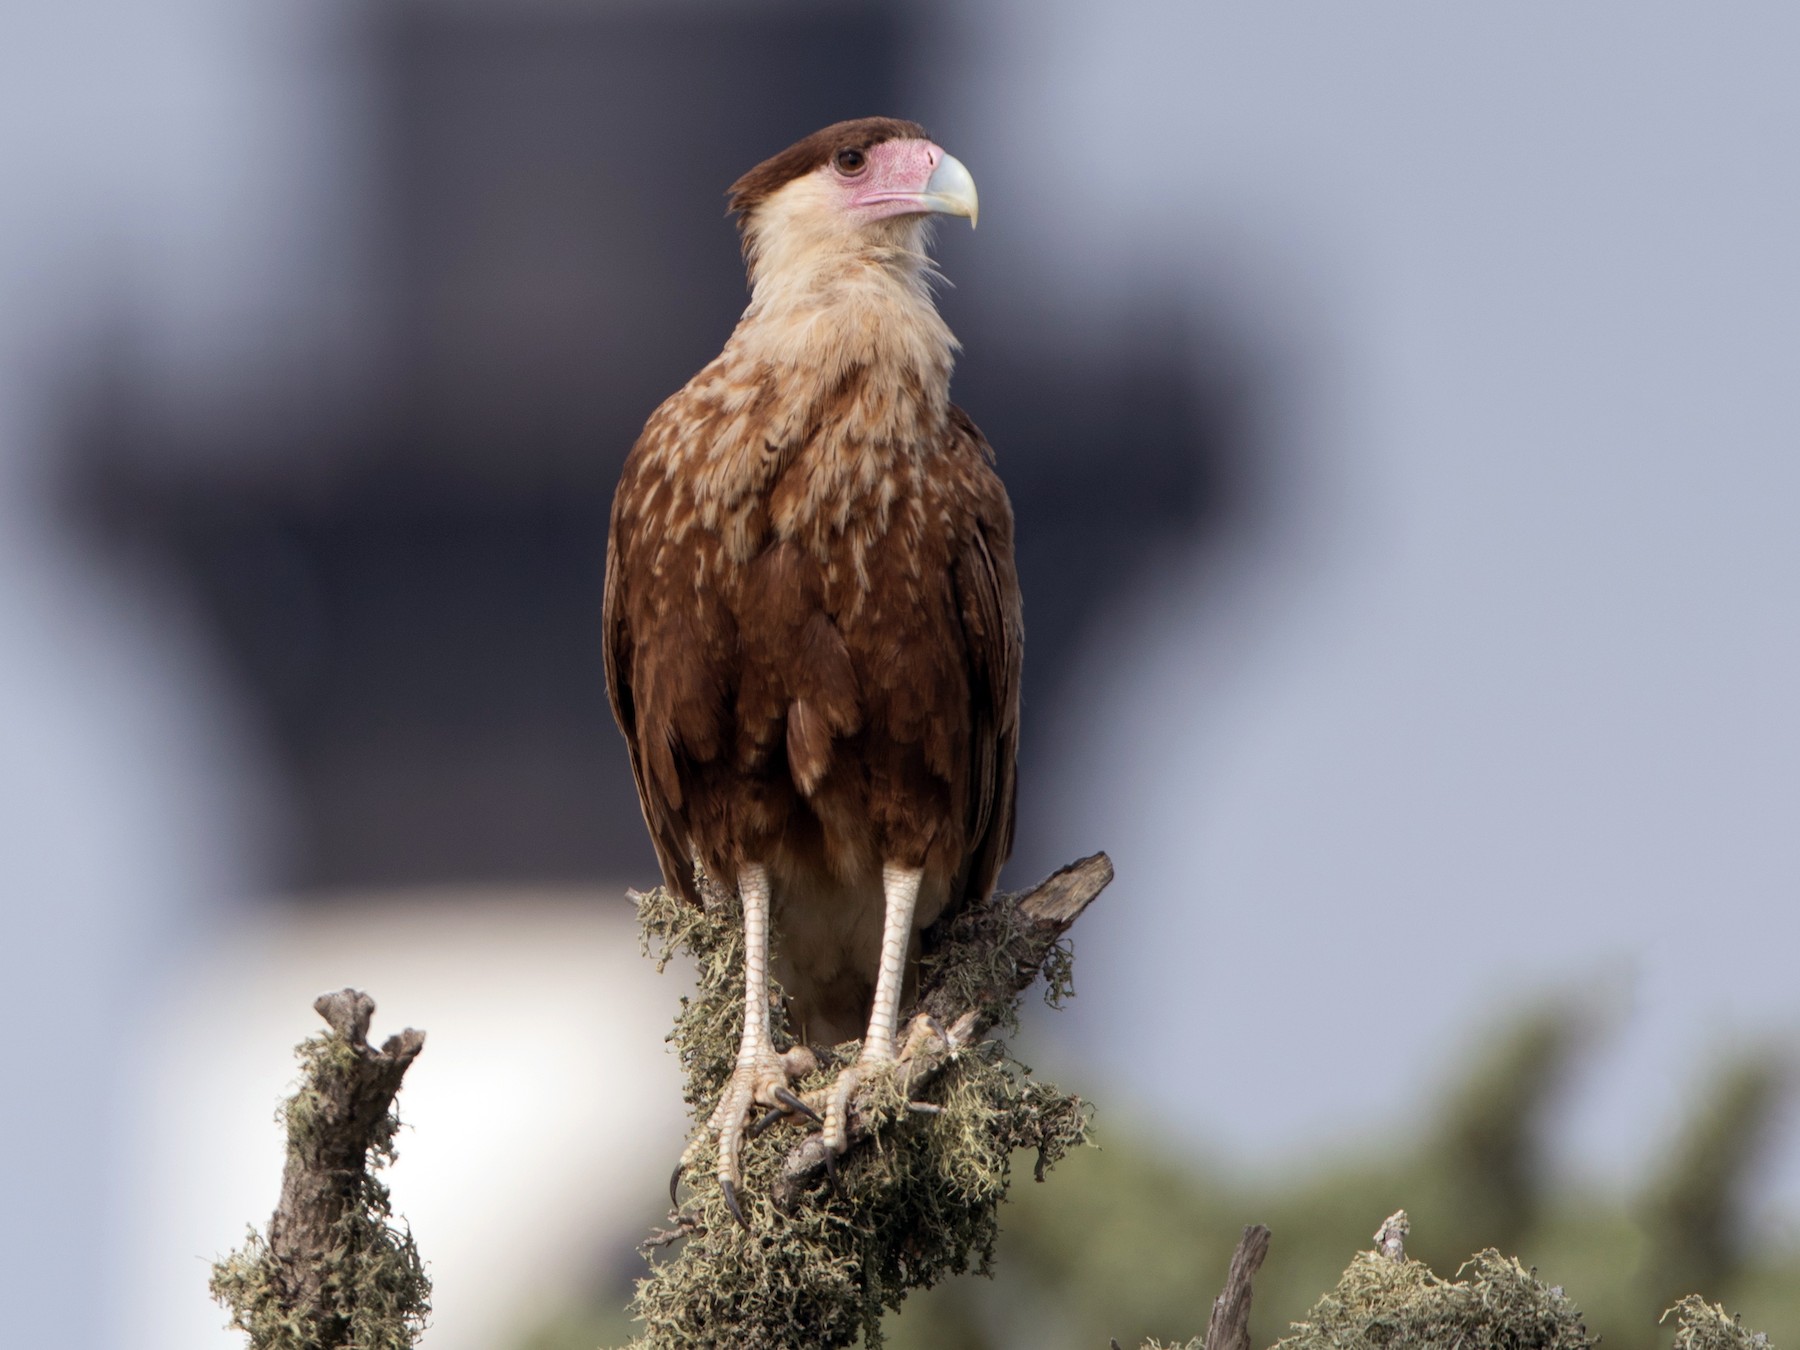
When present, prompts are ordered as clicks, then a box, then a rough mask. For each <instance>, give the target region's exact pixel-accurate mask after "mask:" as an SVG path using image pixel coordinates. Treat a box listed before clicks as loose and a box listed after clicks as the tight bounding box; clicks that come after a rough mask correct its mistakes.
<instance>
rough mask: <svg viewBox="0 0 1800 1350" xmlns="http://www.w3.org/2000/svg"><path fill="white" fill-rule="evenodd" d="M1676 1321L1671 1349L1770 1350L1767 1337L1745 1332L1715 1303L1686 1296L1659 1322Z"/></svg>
mask: <svg viewBox="0 0 1800 1350" xmlns="http://www.w3.org/2000/svg"><path fill="white" fill-rule="evenodd" d="M1670 1317H1674V1318H1675V1319H1676V1328H1675V1347H1674V1350H1769V1338H1768V1336H1767V1335H1766V1334H1764V1333H1763V1332H1760V1331H1746V1330H1744V1324H1743V1323H1742V1322H1740V1321H1738V1319H1737V1318H1735V1317H1733V1316H1732V1315H1731V1314H1730V1313H1728V1312H1726V1311H1725V1309H1724V1308H1722V1307H1720V1306H1719V1305H1718V1304H1717V1303H1708V1302H1707V1301H1706V1300H1705V1299H1703V1298H1701V1297H1700V1296H1699V1295H1698V1294H1689V1295H1688V1296H1687V1297H1686V1298H1684V1299H1682V1300H1681V1302H1679V1303H1677V1304H1676V1305H1675V1306H1674V1307H1673V1308H1670V1309H1669V1311H1668V1312H1666V1313H1664V1314H1663V1316H1662V1320H1663V1321H1665V1322H1667V1321H1668V1320H1669V1318H1670Z"/></svg>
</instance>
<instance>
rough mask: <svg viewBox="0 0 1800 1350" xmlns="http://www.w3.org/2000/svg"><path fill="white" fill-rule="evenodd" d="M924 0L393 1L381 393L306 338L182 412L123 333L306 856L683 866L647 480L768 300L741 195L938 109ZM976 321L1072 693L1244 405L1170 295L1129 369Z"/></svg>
mask: <svg viewBox="0 0 1800 1350" xmlns="http://www.w3.org/2000/svg"><path fill="white" fill-rule="evenodd" d="M909 14H910V12H908V11H903V10H902V9H901V8H900V7H899V6H897V5H876V6H865V7H857V8H855V9H844V8H838V7H827V6H823V5H819V6H812V5H804V6H795V7H788V8H781V9H777V10H774V11H767V10H763V9H760V8H758V9H754V10H750V9H738V8H735V7H723V6H721V7H716V8H715V7H683V9H682V10H681V12H679V13H653V12H649V11H640V12H637V13H630V14H619V13H608V12H605V11H596V10H589V9H582V8H576V7H555V8H549V7H543V8H540V7H529V8H524V9H519V8H515V7H506V6H499V5H496V6H494V7H492V8H481V7H474V6H457V7H454V8H449V9H445V8H439V7H432V6H425V5H391V6H389V7H387V8H385V9H382V10H380V11H378V17H377V18H376V19H374V20H373V21H372V22H371V23H370V24H369V26H368V27H367V28H366V29H363V30H360V32H361V41H362V42H363V43H364V46H365V50H364V55H365V56H366V58H367V60H368V64H369V69H370V70H371V72H372V83H373V87H374V89H375V90H376V95H377V97H376V98H375V100H374V108H375V112H374V114H373V118H374V123H375V124H374V125H372V126H371V127H370V128H369V144H370V145H371V146H373V147H374V149H373V152H372V153H373V154H374V155H375V157H376V162H377V166H378V170H379V172H378V173H377V174H376V175H374V177H375V179H376V181H378V182H379V184H380V187H379V190H378V193H377V197H376V200H375V201H374V202H372V203H367V204H364V205H365V207H366V210H364V211H363V215H364V216H366V217H367V218H368V219H369V220H370V221H372V225H371V227H370V228H371V229H372V231H373V236H374V246H373V253H374V255H375V257H376V258H377V260H378V267H377V271H378V272H379V274H380V275H379V278H378V282H377V284H376V286H375V290H376V291H377V293H378V296H379V302H378V303H377V304H376V305H375V306H374V308H375V312H376V313H378V314H379V316H380V317H379V319H378V321H377V323H376V328H377V329H378V332H377V333H376V335H375V340H374V343H373V345H374V347H375V348H376V351H375V353H374V355H373V356H372V357H371V358H370V361H371V366H372V369H371V370H370V371H367V372H363V374H366V375H367V376H368V378H367V380H366V381H364V383H363V386H362V387H363V388H365V389H366V390H367V391H368V396H367V399H366V404H365V403H364V402H362V401H358V402H356V403H355V405H354V406H348V407H346V406H325V405H327V404H328V403H329V402H330V401H329V400H327V399H319V398H309V397H308V396H307V393H306V391H307V390H309V389H313V388H315V387H318V385H319V383H320V382H319V381H318V380H317V379H316V378H315V377H316V374H317V372H314V371H309V370H307V369H304V368H297V367H298V366H301V365H303V364H304V363H290V364H289V365H286V366H282V367H280V368H278V369H275V370H272V371H268V372H265V374H264V378H265V382H266V383H267V384H268V385H269V387H270V388H271V389H273V390H275V393H273V394H271V395H269V396H267V397H265V398H262V399H260V401H259V398H258V397H257V396H256V395H255V394H254V393H246V394H244V395H243V396H242V397H238V398H235V399H230V398H228V399H225V400H222V406H225V407H227V408H231V409H234V410H235V411H234V412H233V413H232V414H231V415H229V416H227V417H224V418H220V417H212V418H187V419H182V418H180V417H170V416H168V415H166V414H165V413H159V412H157V411H154V410H155V409H157V408H158V407H159V406H161V405H160V403H159V400H158V398H157V397H155V396H154V395H155V392H156V391H154V390H146V389H145V388H144V387H143V384H144V381H143V377H142V376H141V373H140V372H141V370H142V369H143V368H144V362H143V361H142V359H141V356H142V354H141V353H137V352H134V351H133V350H132V349H131V347H130V345H129V343H128V342H125V343H121V345H120V348H119V350H118V351H117V352H115V353H113V354H112V357H111V359H112V361H113V363H114V365H115V367H116V369H115V371H114V374H113V375H112V376H111V377H109V379H108V380H107V381H105V382H104V385H103V387H102V388H101V389H99V390H98V391H96V396H95V397H93V398H90V399H89V400H88V401H89V403H90V404H92V405H94V406H95V407H96V409H97V411H96V412H95V413H94V414H93V415H92V416H91V417H90V419H89V421H88V423H87V428H86V433H85V435H84V438H83V444H82V446H81V449H82V452H83V453H82V455H81V456H80V462H81V472H80V475H79V487H80V492H81V496H82V499H83V503H84V506H85V508H86V511H87V514H88V516H89V518H90V519H91V520H92V521H94V522H95V523H96V525H97V528H98V529H99V530H100V531H101V533H102V534H103V535H104V536H105V537H106V538H108V539H109V540H113V541H116V540H118V539H119V538H121V537H129V538H130V539H132V540H133V542H134V544H135V545H136V546H138V547H139V549H140V550H141V551H142V552H143V553H144V555H145V556H146V557H147V558H150V559H155V560H159V561H158V562H156V563H153V564H150V565H160V566H164V567H167V568H169V569H171V570H172V571H173V572H174V574H175V575H176V577H177V578H178V580H179V582H180V584H181V585H182V586H183V587H185V588H187V589H188V590H189V591H190V592H191V594H192V595H193V596H195V597H196V598H197V600H198V602H199V607H200V609H201V611H202V612H203V613H204V615H205V616H206V617H207V618H208V619H209V620H210V622H211V623H212V625H213V626H214V628H215V630H216V634H217V637H218V639H219V642H220V644H221V646H222V648H223V650H224V652H225V654H226V656H227V658H228V663H229V665H230V667H231V669H232V670H233V671H234V673H235V674H236V676H237V678H238V679H239V680H240V681H241V683H242V686H243V693H244V694H245V695H246V697H247V700H248V702H249V703H250V705H251V706H252V707H253V708H254V709H255V710H256V712H257V714H258V715H259V719H260V722H261V724H262V728H263V730H264V733H265V735H266V738H267V741H268V743H269V745H270V748H271V749H272V751H273V753H274V757H275V759H276V762H277V767H278V768H279V769H280V770H282V771H284V773H285V776H286V779H287V783H288V787H289V797H290V800H291V801H292V803H293V804H294V808H295V812H296V815H297V817H298V818H297V820H295V821H294V822H292V829H291V832H290V833H291V835H292V837H293V838H294V840H295V841H296V844H295V856H294V857H293V858H292V859H291V863H290V874H289V875H288V876H286V877H283V878H281V879H280V880H282V881H283V882H284V883H286V884H291V885H296V886H300V887H325V886H346V885H371V884H395V883H421V882H437V881H478V880H496V879H498V880H526V879H578V878H599V877H603V876H604V877H608V878H616V877H619V876H636V877H640V878H645V879H647V878H649V877H651V876H653V875H654V872H655V865H654V862H653V860H652V857H651V854H650V850H649V848H648V845H647V843H646V842H645V839H644V835H643V829H642V824H641V821H640V819H639V814H638V810H637V806H636V802H635V799H634V796H633V792H632V788H631V784H630V780H629V775H628V771H627V768H626V762H625V756H624V752H623V746H622V744H621V743H620V740H619V737H618V734H617V732H616V730H615V729H614V728H613V726H612V723H611V717H610V714H609V712H608V709H607V705H606V698H605V692H604V685H603V681H602V671H601V652H600V644H599V615H600V606H601V579H602V574H603V567H604V549H605V538H606V519H607V511H608V507H609V505H610V499H611V493H612V488H613V485H614V482H615V481H616V478H617V475H618V471H619V467H620V464H621V463H622V461H623V458H624V455H625V452H626V450H627V449H628V448H629V447H630V445H631V443H632V441H633V439H634V438H635V436H636V433H637V431H638V429H639V428H640V427H641V425H642V423H643V420H644V418H645V417H646V416H647V415H648V414H649V412H650V411H651V410H652V409H653V408H654V407H655V406H656V405H657V404H658V403H659V402H660V401H661V400H662V399H663V398H664V397H666V396H667V395H668V394H669V393H670V392H671V391H673V390H674V389H675V388H676V387H678V386H679V385H680V384H681V383H682V382H683V381H684V380H685V379H687V377H688V376H689V375H691V374H692V373H693V372H694V371H695V370H697V369H698V368H699V367H700V366H701V365H703V364H704V363H705V362H706V361H707V360H708V359H710V358H711V357H712V356H713V355H714V354H715V353H716V352H717V350H718V349H719V347H720V345H721V344H722V343H723V341H724V339H725V337H726V335H727V334H728V333H729V331H730V329H731V327H732V325H733V323H734V322H735V320H736V316H737V314H738V312H739V311H740V310H741V308H742V305H743V302H744V296H745V292H744V278H743V272H742V264H741V261H740V259H739V256H738V252H737V244H736V239H735V235H734V233H733V231H732V230H731V229H730V227H729V226H728V225H727V224H726V223H725V221H724V219H723V213H724V200H723V191H724V188H725V186H726V185H727V184H728V183H730V182H731V181H732V179H733V178H734V177H736V175H737V174H738V173H740V172H741V171H742V170H743V169H744V168H746V167H747V166H749V165H751V164H753V163H755V162H757V161H758V160H760V159H762V158H764V157H765V156H767V155H768V154H770V153H771V152H773V151H774V150H776V149H778V148H780V147H781V146H783V145H786V144H787V143H789V142H790V141H792V140H793V139H795V138H797V137H798V136H799V135H801V134H804V133H805V132H807V131H810V130H812V129H814V128H816V127H817V126H820V125H823V124H825V123H828V122H830V121H833V120H836V119H838V118H841V117H846V116H852V115H861V114H865V113H869V112H872V111H883V112H897V113H901V114H905V115H914V114H917V113H919V112H920V111H921V110H919V109H916V108H913V107H910V106H908V105H907V103H906V100H905V97H904V94H905V90H904V89H903V88H902V85H901V77H900V72H901V71H902V69H904V67H905V62H906V56H907V51H908V43H909V41H910V37H911V29H910V28H909V26H908V24H909V22H910V19H909V18H907V17H905V16H907V15H909ZM959 322H961V323H962V324H963V326H964V331H963V337H964V338H965V341H967V343H968V347H969V352H970V356H969V359H968V361H967V363H966V366H965V369H964V371H963V372H962V373H961V374H960V375H959V378H958V383H957V395H958V397H959V399H960V400H961V401H963V402H964V403H965V404H966V406H968V407H970V408H971V410H972V411H973V412H974V414H975V415H976V418H977V420H978V421H979V422H980V423H981V424H982V425H983V427H984V428H985V429H986V430H987V431H988V433H989V435H990V437H991V438H992V439H993V440H994V442H995V443H996V444H997V445H999V446H1000V447H1001V453H1002V457H1003V459H1002V469H1003V472H1004V473H1005V475H1006V477H1007V481H1008V484H1009V486H1010V487H1011V490H1012V492H1013V495H1014V499H1015V502H1016V505H1017V509H1018V515H1019V520H1020V538H1021V545H1020V562H1021V571H1022V573H1023V580H1024V585H1025V588H1026V596H1027V606H1028V623H1029V625H1030V630H1031V649H1030V662H1029V670H1030V674H1029V676H1028V680H1029V685H1028V693H1027V699H1028V702H1029V703H1030V704H1031V706H1032V708H1033V709H1034V710H1042V709H1043V708H1045V707H1046V706H1048V705H1049V703H1050V702H1051V701H1052V698H1053V695H1052V691H1054V690H1055V689H1056V688H1057V686H1058V684H1059V681H1060V673H1061V670H1062V668H1063V667H1064V665H1065V664H1066V661H1067V658H1068V656H1069V654H1070V652H1071V649H1072V647H1073V645H1074V643H1075V640H1076V638H1077V636H1078V635H1079V633H1080V631H1081V629H1082V627H1083V626H1084V624H1085V623H1086V622H1087V620H1088V618H1089V617H1090V616H1091V615H1092V613H1093V612H1094V611H1095V610H1097V609H1098V608H1100V607H1102V606H1103V605H1104V604H1105V603H1106V600H1107V597H1108V595H1109V594H1112V593H1114V592H1116V591H1117V590H1118V588H1119V587H1120V586H1121V585H1122V584H1124V583H1125V582H1126V581H1127V579H1129V578H1131V577H1133V576H1134V575H1135V574H1136V572H1137V570H1138V568H1139V567H1140V566H1141V562H1142V560H1143V559H1144V558H1145V557H1146V556H1148V555H1149V554H1150V553H1151V552H1152V551H1153V550H1154V549H1156V548H1157V547H1158V546H1159V545H1160V544H1161V543H1163V542H1164V541H1167V540H1169V539H1171V538H1177V537H1183V536H1187V535H1190V534H1191V533H1192V532H1193V531H1194V530H1195V529H1196V528H1197V527H1198V526H1200V525H1202V524H1204V523H1206V522H1207V521H1208V520H1210V519H1211V517H1210V515H1209V512H1208V503H1209V502H1211V501H1214V500H1229V494H1228V493H1221V492H1219V491H1218V489H1219V486H1220V483H1221V481H1222V479H1223V478H1226V477H1229V476H1230V475H1229V473H1228V472H1226V471H1225V470H1224V469H1221V468H1220V467H1219V466H1220V465H1227V466H1228V465H1229V462H1230V456H1229V454H1228V453H1227V451H1228V448H1229V440H1230V437H1229V434H1228V433H1227V432H1225V431H1222V430H1221V424H1219V423H1218V421H1217V419H1216V418H1215V414H1217V413H1218V412H1219V411H1220V408H1221V407H1223V406H1224V404H1225V403H1226V402H1229V400H1228V399H1223V398H1221V397H1219V396H1217V391H1211V390H1207V389H1204V388H1202V387H1200V386H1199V385H1197V384H1196V376H1195V368H1196V367H1195V351H1194V348H1193V345H1192V343H1191V341H1190V340H1189V339H1190V338H1191V336H1192V334H1191V320H1190V318H1189V316H1186V315H1184V314H1182V313H1180V312H1178V311H1174V310H1169V309H1167V308H1166V307H1165V308H1163V309H1160V310H1158V309H1155V308H1150V309H1147V310H1146V315H1145V323H1144V325H1143V327H1142V340H1141V342H1140V343H1139V344H1138V345H1136V346H1134V347H1132V348H1131V349H1130V350H1120V351H1117V352H1114V353H1112V354H1110V355H1109V356H1108V357H1107V358H1106V359H1105V360H1104V361H1102V362H1099V363H1095V362H1091V361H1078V360H1076V359H1075V358H1073V357H1071V358H1069V359H1068V360H1067V361H1064V362H1063V363H1061V364H1059V365H1047V364H1034V363H1028V362H1023V361H1019V360H1017V359H1013V358H1010V357H1009V355H1008V353H1009V343H1008V334H1006V333H1005V332H1004V331H999V330H998V329H997V327H996V326H995V325H992V324H984V323H983V321H982V319H981V317H980V316H979V315H970V316H967V317H965V318H962V319H960V320H959ZM276 345H277V346H279V344H276ZM1036 350H1043V346H1042V344H1040V345H1039V346H1038V347H1037V348H1036ZM1233 388H1234V389H1235V385H1234V386H1233ZM177 427H179V428H180V429H179V430H177V429H176V428H177ZM196 428H198V429H196ZM195 437H204V438H210V440H211V442H213V443H211V444H208V445H206V446H205V447H202V449H201V450H200V452H198V453H197V452H196V450H195V445H194V443H193V438H195ZM1034 716H1035V711H1034ZM1030 745H1031V737H1030V736H1029V735H1028V737H1027V752H1026V753H1027V757H1028V759H1027V769H1028V770H1029V764H1030V759H1029V757H1030V755H1031V753H1032V751H1031V749H1030ZM1028 781H1029V780H1028ZM1024 795H1025V799H1026V801H1025V811H1024V829H1025V831H1026V835H1025V838H1026V842H1027V844H1029V838H1030V836H1029V830H1030V827H1031V820H1030V801H1031V795H1032V789H1031V788H1030V787H1029V786H1028V787H1027V788H1026V791H1025V794H1024ZM1027 851H1029V850H1027ZM1065 851H1066V850H1065Z"/></svg>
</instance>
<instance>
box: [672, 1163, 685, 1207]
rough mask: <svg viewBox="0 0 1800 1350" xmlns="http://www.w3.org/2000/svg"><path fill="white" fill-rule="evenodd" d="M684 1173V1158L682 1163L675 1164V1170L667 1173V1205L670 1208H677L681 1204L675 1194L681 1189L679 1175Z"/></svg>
mask: <svg viewBox="0 0 1800 1350" xmlns="http://www.w3.org/2000/svg"><path fill="white" fill-rule="evenodd" d="M685 1171H687V1160H686V1159H685V1158H684V1159H682V1161H680V1162H678V1163H676V1164H675V1170H674V1171H673V1172H671V1173H669V1204H670V1205H671V1206H677V1205H679V1204H680V1203H681V1202H680V1200H679V1199H678V1198H677V1196H676V1192H677V1191H678V1190H680V1189H681V1174H682V1173H683V1172H685Z"/></svg>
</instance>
